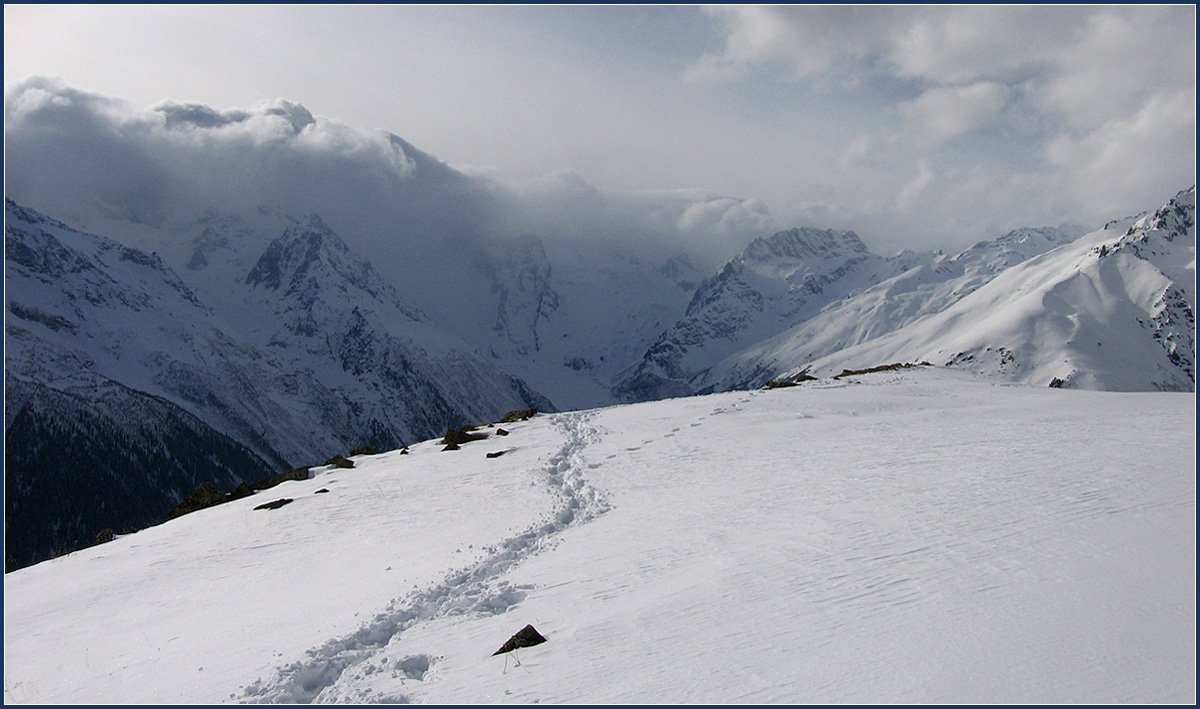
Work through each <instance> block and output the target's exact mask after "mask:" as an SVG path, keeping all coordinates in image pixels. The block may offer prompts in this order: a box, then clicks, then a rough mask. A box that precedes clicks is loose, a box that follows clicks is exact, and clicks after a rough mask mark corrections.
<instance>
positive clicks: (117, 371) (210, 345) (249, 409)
mask: <svg viewBox="0 0 1200 709" xmlns="http://www.w3.org/2000/svg"><path fill="white" fill-rule="evenodd" d="M5 217H6V219H5V255H6V259H5V261H6V263H5V266H6V295H7V303H6V305H7V310H8V313H7V318H6V333H5V344H6V348H5V350H6V351H5V371H6V378H7V383H8V384H15V383H21V384H26V385H29V386H30V387H33V388H35V389H37V388H39V387H40V388H41V389H45V390H46V391H45V392H43V396H42V399H46V398H47V397H49V398H51V399H54V400H55V401H56V402H58V404H59V405H58V406H56V407H54V408H52V409H49V410H45V411H39V412H37V414H38V418H37V421H36V425H33V424H30V425H28V426H25V427H24V428H20V427H18V428H16V429H14V428H13V425H14V422H13V421H8V422H6V424H7V426H6V430H7V431H9V433H10V434H11V435H12V436H14V437H13V438H6V454H9V455H17V453H18V452H20V451H28V450H36V449H39V448H42V447H45V446H46V445H49V444H50V442H49V441H47V440H46V437H47V436H51V435H52V432H53V431H55V430H73V429H72V426H75V424H73V423H71V421H72V420H73V419H72V417H74V418H76V419H80V420H84V419H86V420H88V421H92V420H93V419H95V421H93V422H91V423H86V424H79V426H82V427H83V428H84V429H87V430H95V431H100V430H103V431H106V432H108V435H110V437H111V435H118V436H123V437H125V438H126V439H127V441H128V445H129V448H130V450H129V451H127V455H128V457H129V458H130V459H131V460H134V461H136V463H131V464H130V466H129V469H128V471H127V475H126V476H125V477H126V478H127V479H125V480H123V481H120V482H119V483H117V484H116V485H115V487H116V488H120V487H121V486H128V488H129V489H131V490H136V491H138V492H136V493H131V495H132V498H133V499H140V498H139V496H141V498H144V499H143V505H144V507H145V508H146V510H144V511H142V512H139V514H137V515H134V516H130V517H127V518H125V519H121V520H116V519H112V518H111V515H110V516H108V517H105V519H106V520H107V523H106V524H105V526H112V527H115V528H118V529H121V530H128V529H131V528H135V527H136V526H138V525H141V524H145V523H148V522H149V521H154V520H156V519H158V517H157V516H155V517H153V518H149V517H147V515H150V514H154V515H158V514H162V513H165V511H166V509H169V507H170V506H171V505H173V504H174V502H178V499H176V500H174V501H173V502H171V505H167V506H166V507H163V508H162V509H158V510H153V512H151V511H149V508H150V507H151V506H152V504H151V503H150V502H149V500H152V499H153V500H158V499H159V498H161V497H162V496H163V495H162V493H163V491H170V492H171V494H174V495H181V494H182V493H180V490H181V489H183V488H185V487H186V483H184V482H181V481H182V480H183V478H180V477H179V476H178V475H176V474H175V473H172V472H170V470H172V469H173V467H172V466H170V465H166V466H164V465H162V464H161V461H160V460H159V458H157V457H156V456H157V455H158V454H157V452H156V451H146V450H143V449H142V443H145V444H146V445H148V446H150V448H155V447H156V446H157V447H161V446H162V445H165V444H164V443H163V441H164V440H166V439H167V438H170V437H171V436H175V437H178V436H189V437H191V438H192V439H195V440H194V441H193V443H189V444H188V446H190V447H194V446H199V445H201V444H200V443H198V442H196V441H201V440H203V441H210V442H212V445H213V450H212V451H211V455H212V456H214V460H216V459H217V458H221V457H222V456H224V455H225V454H224V453H221V452H220V451H223V450H226V449H228V450H229V451H234V450H237V451H238V453H237V454H236V455H234V458H236V460H237V461H238V462H237V464H236V465H234V466H233V469H232V471H231V470H230V465H229V464H225V463H223V464H221V465H218V466H217V467H216V468H214V467H213V466H197V467H196V468H195V470H196V471H201V470H210V469H211V470H213V471H214V477H213V479H212V480H210V481H209V482H217V483H229V482H236V481H237V480H241V479H249V480H257V479H260V478H262V477H266V476H267V475H270V474H273V473H276V472H279V471H280V470H286V469H288V468H290V467H295V466H299V465H308V464H312V463H315V462H319V461H321V460H325V459H327V458H329V457H330V456H331V455H333V454H336V453H345V452H346V451H348V450H350V449H351V448H353V447H355V446H359V445H371V446H375V447H381V448H386V447H394V446H398V445H401V444H402V443H405V442H409V441H412V440H418V439H420V438H423V437H427V436H432V435H435V434H440V433H442V432H444V431H445V430H446V429H447V428H456V427H458V426H461V425H464V424H467V423H473V422H478V421H481V420H487V419H489V418H495V417H498V416H500V415H501V414H503V413H504V412H506V411H510V410H513V409H518V408H526V407H530V406H534V407H537V408H539V409H542V410H549V409H551V408H552V406H551V404H550V402H549V401H547V400H546V399H545V398H544V397H541V396H540V395H538V394H537V393H536V392H534V391H532V390H531V389H529V388H528V387H527V386H525V385H524V383H523V382H521V381H520V380H518V379H516V378H515V377H512V376H511V375H508V374H506V373H504V372H501V371H499V370H497V369H496V368H495V367H493V366H491V365H490V364H489V363H487V362H486V361H484V360H483V359H482V358H481V357H479V356H478V355H476V354H474V353H473V352H471V351H470V349H469V348H468V347H467V346H466V345H465V343H461V342H459V343H456V342H455V341H454V339H453V338H452V337H450V336H447V335H445V334H443V333H441V332H439V331H438V330H437V328H435V327H434V326H433V325H432V324H430V323H428V322H427V321H425V320H423V319H422V318H423V316H421V315H420V314H419V313H416V312H415V311H412V310H411V309H406V308H404V307H403V306H402V305H401V304H400V303H399V302H398V301H397V300H396V298H395V295H394V293H392V292H391V290H390V288H389V287H388V286H387V285H386V284H384V283H383V282H382V280H381V279H379V277H378V276H377V275H376V274H375V273H374V271H373V270H372V269H371V267H370V265H369V264H367V263H366V262H365V261H363V260H361V259H359V258H357V257H356V256H354V255H353V254H352V253H351V252H349V250H348V249H347V248H346V247H345V245H344V244H343V243H342V242H341V240H340V239H339V238H338V237H337V235H336V234H333V232H332V230H330V229H329V228H328V226H326V225H325V224H324V223H323V222H321V221H320V219H319V218H317V217H310V218H308V219H307V220H288V219H284V220H283V221H282V223H284V224H285V225H286V226H285V228H284V231H283V233H282V234H281V235H280V236H279V237H278V238H276V239H274V240H273V241H271V242H270V244H269V245H264V246H263V250H262V252H261V256H259V257H258V258H257V259H256V260H254V261H253V265H252V266H251V267H250V268H249V269H247V271H244V272H243V273H242V274H241V276H240V278H238V279H237V280H236V282H230V281H228V280H222V279H219V278H216V279H212V280H209V281H203V280H198V281H197V282H198V283H199V284H200V285H201V286H203V287H202V288H201V289H197V290H193V289H192V288H190V287H189V286H188V285H187V284H185V283H184V282H183V281H182V280H181V279H180V278H179V277H178V276H177V275H176V274H175V272H174V271H172V270H171V269H170V268H168V267H167V266H166V265H165V264H164V262H163V260H162V259H161V258H159V257H158V256H157V255H155V254H149V253H146V252H144V251H140V250H138V249H134V248H132V247H128V246H123V245H120V244H118V243H116V242H114V241H112V240H110V239H107V238H104V237H100V236H95V235H90V234H85V233H82V232H78V231H76V230H74V229H71V228H70V227H68V226H67V225H65V224H63V223H61V222H57V221H54V220H52V219H49V218H47V217H45V216H43V215H40V214H38V213H36V212H34V211H32V210H28V209H25V208H22V207H20V206H18V205H16V204H15V203H12V202H11V201H9V202H7V203H6V214H5ZM231 224H232V225H234V226H236V224H234V223H233V222H229V223H226V224H225V225H224V226H226V227H228V226H230V225H231ZM201 236H202V237H203V239H205V240H206V241H205V242H204V243H205V244H206V245H207V246H208V247H211V248H208V250H207V254H205V255H204V259H203V260H201V259H192V262H193V263H194V265H196V266H197V268H196V269H195V270H204V268H205V267H206V266H209V265H212V264H211V263H210V261H211V262H213V263H215V262H216V260H217V259H218V258H220V257H221V251H222V249H221V248H218V247H220V246H221V241H222V240H223V239H224V240H229V239H231V238H233V239H234V240H235V241H238V243H239V244H240V246H239V249H237V250H238V251H240V253H241V254H242V255H243V256H244V255H245V254H246V253H249V252H251V251H252V250H253V248H254V247H255V240H256V238H257V235H256V234H247V233H240V232H236V231H230V230H225V231H224V232H222V231H219V230H213V229H210V230H207V231H205V232H204V233H203V234H202V235H201ZM197 252H199V249H197ZM214 270H216V269H214ZM226 275H229V272H228V271H227V272H226ZM216 293H220V294H221V297H219V298H217V297H215V296H214V294H216ZM209 298H212V299H213V302H212V304H210V303H206V302H202V301H203V300H205V299H209ZM114 386H115V387H116V388H117V389H119V390H121V391H122V392H123V394H122V396H125V397H126V398H130V399H131V400H145V402H146V403H145V404H144V405H142V404H138V405H137V406H131V407H129V408H130V411H131V412H133V411H140V412H142V413H143V414H144V415H145V417H146V418H145V420H140V419H138V417H137V416H136V415H135V414H133V413H130V414H129V416H128V417H126V418H125V419H117V420H113V419H111V417H108V415H107V414H105V415H101V414H98V413H96V411H94V410H93V409H95V410H98V411H107V410H110V409H112V408H113V407H111V406H107V405H105V404H103V403H102V399H103V397H105V396H108V395H107V394H106V393H105V392H109V391H111V390H112V389H113V387H114ZM7 388H8V390H9V391H10V393H11V392H12V391H14V389H13V388H12V387H11V386H10V387H7ZM39 390H40V389H39ZM55 397H57V398H55ZM151 402H152V403H151ZM10 404H12V405H13V406H17V405H18V404H19V402H17V401H16V400H13V401H10ZM164 407H166V408H167V409H169V410H170V413H169V414H163V413H162V411H163V409H164ZM15 410H16V409H10V411H15ZM72 410H75V413H72ZM185 414H186V415H185ZM189 416H190V417H194V420H193V419H192V418H189ZM59 419H62V420H59ZM160 419H161V420H160ZM119 421H123V422H124V423H123V425H127V427H128V430H124V429H122V427H121V426H122V424H120V423H118V422H119ZM167 421H174V422H177V424H178V425H174V426H173V427H171V431H168V432H163V430H162V427H163V426H167V424H166V423H164V422H167ZM185 421H186V423H184V422H185ZM18 423H19V422H18ZM185 429H186V431H185ZM142 430H146V431H153V432H154V433H152V434H146V435H142V434H141V433H138V431H142ZM35 433H36V434H37V435H36V436H35V437H34V439H31V440H25V439H20V436H25V435H28V436H34V434H35ZM18 434H20V435H18ZM18 439H20V440H18ZM72 455H74V457H73V458H72ZM88 455H89V453H87V452H86V450H85V449H83V448H80V447H77V448H75V449H73V450H72V452H71V453H70V454H68V455H66V457H65V458H64V459H63V462H62V468H61V469H56V470H57V472H56V473H54V474H53V475H59V476H64V475H69V474H73V473H71V471H69V470H68V468H71V467H72V466H71V465H70V464H69V463H68V462H65V461H66V460H67V459H71V460H74V461H75V466H74V467H85V466H86V464H87V463H86V460H87V457H88ZM106 455H107V454H106ZM166 455H167V456H168V457H170V456H172V455H183V454H182V453H173V452H172V451H171V450H170V448H168V449H167V452H166ZM197 455H199V454H197ZM231 455H232V453H231ZM201 457H202V456H201ZM106 459H107V458H106ZM176 467H177V466H176ZM217 473H219V474H217ZM197 474H198V472H197ZM156 476H158V477H162V478H163V480H155V478H156ZM172 476H174V477H172ZM52 477H53V476H52ZM116 477H118V478H119V477H120V476H116ZM168 478H169V482H168V481H167V480H168ZM11 479H12V478H10V480H11ZM231 486H232V485H229V487H231ZM34 489H39V490H44V489H45V486H44V485H26V484H24V483H22V486H21V487H18V488H14V490H12V491H11V492H13V497H12V498H11V500H10V502H13V503H14V504H18V505H22V504H25V505H32V506H33V507H35V508H36V509H38V510H39V513H38V514H34V515H28V516H18V518H17V519H18V520H24V521H25V522H29V523H30V524H33V525H35V526H36V527H38V529H37V530H18V529H16V528H15V527H14V528H11V529H10V531H11V532H12V533H11V534H10V535H9V540H11V543H12V544H13V545H16V544H18V542H19V540H22V539H37V540H39V541H38V542H37V545H38V548H39V549H41V550H43V551H44V550H45V549H46V548H49V547H53V548H56V549H57V548H61V547H63V546H71V545H74V544H77V543H78V542H79V539H80V535H81V534H82V535H83V536H84V538H86V537H88V536H89V535H91V534H94V533H95V532H97V531H99V529H98V528H97V529H92V530H90V531H85V532H80V531H79V529H76V527H79V526H80V525H82V524H84V523H83V522H78V523H76V522H72V523H71V524H64V523H62V521H61V519H60V517H59V516H58V515H56V514H55V513H52V512H51V511H50V508H51V507H53V505H54V501H53V497H50V498H40V499H39V501H38V502H36V503H34V502H30V501H28V500H24V501H23V500H22V499H21V495H22V494H23V492H22V491H25V490H34ZM187 491H188V490H183V493H186V492H187ZM112 495H113V498H112V499H102V500H100V501H98V504H111V505H112V507H110V509H116V508H118V507H120V508H121V509H125V510H126V511H128V509H129V506H128V505H123V504H120V505H119V504H117V502H116V498H117V497H120V495H119V493H117V492H113V493H112ZM68 507H69V505H68V504H67V502H66V501H63V504H62V506H61V509H60V510H59V511H60V512H61V513H62V514H68V513H67V512H66V511H65V510H67V508H68ZM70 514H71V515H72V518H73V519H74V518H78V517H79V516H78V515H77V514H75V513H70ZM85 518H86V519H88V520H91V519H93V518H92V517H89V516H85ZM90 523H91V522H88V524H90ZM55 530H57V531H55ZM65 530H70V531H69V532H68V531H65ZM26 531H28V535H26ZM55 535H60V536H58V537H56V536H55ZM61 535H67V536H61ZM9 551H10V552H11V553H7V554H6V556H7V557H9V558H12V559H18V558H20V559H26V558H28V557H29V554H27V553H26V551H24V550H20V549H17V548H16V547H15V546H14V547H13V548H12V549H10V550H9ZM39 553H41V552H39ZM43 558H44V557H43Z"/></svg>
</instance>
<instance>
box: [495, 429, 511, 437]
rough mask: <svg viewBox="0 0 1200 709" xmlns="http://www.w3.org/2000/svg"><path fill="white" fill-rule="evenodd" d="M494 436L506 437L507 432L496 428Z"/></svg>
mask: <svg viewBox="0 0 1200 709" xmlns="http://www.w3.org/2000/svg"><path fill="white" fill-rule="evenodd" d="M496 435H497V436H507V435H508V431H505V430H504V429H503V428H497V429H496Z"/></svg>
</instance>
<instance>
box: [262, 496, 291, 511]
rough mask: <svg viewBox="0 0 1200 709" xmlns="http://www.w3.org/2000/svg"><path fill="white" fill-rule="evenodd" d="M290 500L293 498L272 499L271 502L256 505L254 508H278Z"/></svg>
mask: <svg viewBox="0 0 1200 709" xmlns="http://www.w3.org/2000/svg"><path fill="white" fill-rule="evenodd" d="M290 502H292V498H290V497H281V498H279V499H278V500H271V501H270V502H265V503H263V504H261V505H259V506H258V507H255V508H254V509H256V510H277V509H279V508H280V507H283V506H284V505H286V504H288V503H290Z"/></svg>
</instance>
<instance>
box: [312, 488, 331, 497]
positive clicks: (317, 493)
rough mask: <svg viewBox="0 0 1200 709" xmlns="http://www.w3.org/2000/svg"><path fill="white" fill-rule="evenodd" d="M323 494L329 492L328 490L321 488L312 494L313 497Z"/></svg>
mask: <svg viewBox="0 0 1200 709" xmlns="http://www.w3.org/2000/svg"><path fill="white" fill-rule="evenodd" d="M323 492H329V488H327V487H323V488H321V489H320V490H317V491H316V492H314V493H313V494H314V495H320V494H321V493H323Z"/></svg>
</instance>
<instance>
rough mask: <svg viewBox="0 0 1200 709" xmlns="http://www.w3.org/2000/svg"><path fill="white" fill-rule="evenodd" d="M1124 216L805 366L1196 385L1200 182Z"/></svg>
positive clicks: (1143, 387)
mask: <svg viewBox="0 0 1200 709" xmlns="http://www.w3.org/2000/svg"><path fill="white" fill-rule="evenodd" d="M1131 221H1132V223H1131V224H1124V223H1114V224H1110V225H1109V226H1108V227H1106V228H1105V229H1102V230H1100V231H1097V232H1093V233H1092V234H1089V235H1087V236H1085V237H1083V238H1081V239H1079V240H1078V241H1075V242H1072V243H1071V244H1068V245H1066V246H1062V247H1059V248H1057V249H1054V250H1052V251H1049V252H1047V253H1045V254H1043V255H1041V256H1039V257H1036V258H1033V259H1030V260H1028V261H1026V262H1023V263H1021V264H1019V265H1016V266H1013V267H1012V268H1009V269H1006V270H1004V271H1003V272H1001V273H1000V274H998V275H997V276H996V277H995V278H994V279H992V280H991V281H989V282H988V283H987V284H986V285H984V286H981V287H980V288H979V289H978V290H976V291H975V292H973V293H971V294H970V295H967V296H965V297H963V298H962V299H961V300H960V301H958V302H956V303H954V304H953V305H952V306H950V307H948V308H946V309H944V310H942V311H940V312H937V313H933V314H931V315H929V316H927V317H925V318H923V319H921V320H918V321H916V322H913V323H912V324H910V325H909V326H907V327H905V328H903V329H900V330H897V331H895V332H893V333H891V334H889V335H887V336H884V337H880V338H878V339H876V340H873V341H870V342H866V343H863V344H860V345H858V346H856V347H852V348H848V349H846V350H844V351H840V352H837V353H834V354H830V355H827V356H825V357H822V358H819V359H815V360H814V361H813V362H812V363H811V364H810V365H809V367H810V369H811V371H812V372H815V373H821V372H832V371H834V370H839V371H840V369H839V368H842V367H846V368H851V369H854V368H858V367H862V366H872V365H874V364H877V363H879V362H882V361H889V362H891V361H930V362H933V363H934V364H945V365H947V366H954V367H962V368H965V369H969V370H971V371H976V372H980V373H986V374H988V375H991V376H994V377H998V378H1000V379H1003V380H1008V381H1015V382H1022V383H1030V384H1038V385H1042V386H1045V385H1051V386H1062V387H1072V388H1084V389H1101V390H1108V391H1154V390H1162V391H1195V390H1196V342H1195V333H1196V321H1195V312H1196V291H1195V282H1196V190H1195V188H1194V187H1193V188H1191V189H1188V190H1185V191H1183V192H1180V193H1179V194H1178V195H1176V196H1175V197H1174V198H1173V199H1171V200H1170V201H1169V202H1167V204H1166V205H1164V206H1163V207H1162V208H1160V209H1158V210H1156V211H1155V212H1153V213H1151V214H1147V215H1143V216H1141V217H1138V218H1135V219H1133V220H1131ZM782 346H783V347H787V346H788V343H786V342H784V343H783V344H782ZM881 357H882V358H883V359H878V358H881ZM868 363H869V364H868Z"/></svg>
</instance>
